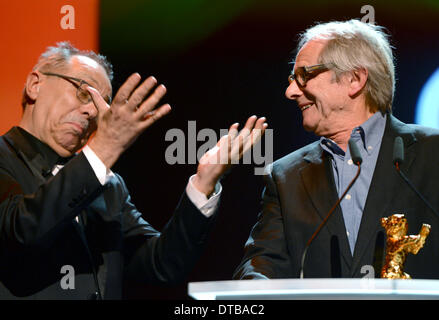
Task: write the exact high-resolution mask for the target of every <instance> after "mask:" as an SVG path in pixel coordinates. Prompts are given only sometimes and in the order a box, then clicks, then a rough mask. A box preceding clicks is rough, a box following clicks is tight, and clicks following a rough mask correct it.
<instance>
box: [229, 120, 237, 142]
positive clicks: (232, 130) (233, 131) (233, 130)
mask: <svg viewBox="0 0 439 320" xmlns="http://www.w3.org/2000/svg"><path fill="white" fill-rule="evenodd" d="M238 127H239V123H234V124H232V125H231V126H230V128H229V135H230V137H231V139H232V140H233V139H235V138H236V136H237V135H238Z"/></svg>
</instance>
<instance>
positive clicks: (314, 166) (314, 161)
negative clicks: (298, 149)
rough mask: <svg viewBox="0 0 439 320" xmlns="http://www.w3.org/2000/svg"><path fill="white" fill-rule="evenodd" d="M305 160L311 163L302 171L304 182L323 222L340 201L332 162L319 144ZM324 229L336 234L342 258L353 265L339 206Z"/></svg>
mask: <svg viewBox="0 0 439 320" xmlns="http://www.w3.org/2000/svg"><path fill="white" fill-rule="evenodd" d="M304 159H305V161H307V162H309V164H308V165H306V166H305V167H304V168H302V170H301V171H300V174H301V177H302V182H303V184H304V186H305V189H306V191H307V192H308V195H309V197H310V199H311V202H312V203H313V205H314V207H315V208H316V210H317V212H318V214H319V215H320V217H321V218H322V220H323V219H324V218H325V217H326V216H327V214H328V212H329V210H330V209H331V208H332V206H333V205H334V204H335V203H336V202H337V200H338V195H337V192H336V188H335V183H334V175H333V170H332V165H331V160H330V158H329V157H328V156H326V154H325V153H323V150H322V148H321V147H320V144H318V143H317V144H316V146H315V148H313V149H312V150H311V152H310V153H308V154H307V155H305V157H304ZM324 228H327V229H328V230H329V233H330V234H334V235H336V236H337V237H338V239H339V240H340V242H339V244H340V251H341V256H342V257H343V258H344V260H345V262H346V263H347V265H348V266H350V265H351V263H352V255H351V253H350V249H349V243H348V239H347V236H346V228H345V225H344V220H343V216H342V213H341V209H340V206H337V208H336V209H335V212H334V213H333V214H332V217H331V218H330V219H329V220H328V221H327V223H326V226H325V227H324Z"/></svg>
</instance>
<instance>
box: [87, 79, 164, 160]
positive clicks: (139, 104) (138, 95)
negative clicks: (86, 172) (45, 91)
mask: <svg viewBox="0 0 439 320" xmlns="http://www.w3.org/2000/svg"><path fill="white" fill-rule="evenodd" d="M140 80H141V78H140V75H139V74H138V73H134V74H132V75H131V76H130V77H129V78H128V79H127V80H126V81H125V83H124V84H123V85H122V86H121V87H120V89H119V90H118V92H117V94H116V96H115V98H114V100H113V103H112V104H111V107H110V106H109V105H108V104H107V103H106V101H105V100H104V99H103V98H102V96H101V95H100V94H99V92H98V91H97V90H96V89H94V88H92V87H87V90H88V91H89V93H90V95H91V97H92V99H93V103H94V105H95V106H96V108H97V109H98V112H99V114H98V120H97V130H96V134H95V136H94V137H93V138H92V140H91V141H90V143H89V147H90V148H91V149H92V150H93V151H94V152H95V153H96V155H97V156H98V157H99V159H101V161H102V162H103V163H104V164H105V166H106V167H107V168H111V167H112V166H113V164H114V163H115V162H116V161H117V159H118V158H119V157H120V155H121V154H122V153H123V152H124V151H125V150H126V149H127V148H128V147H129V146H130V145H131V144H132V143H133V142H134V141H135V140H136V138H137V137H138V136H139V135H140V134H141V133H142V132H143V131H145V129H146V128H148V127H149V126H151V125H152V124H153V123H154V122H156V121H157V120H159V119H160V118H161V117H163V116H164V115H166V114H167V113H169V112H170V111H171V106H170V105H169V104H164V105H162V106H160V107H158V108H156V109H155V107H156V106H157V104H158V103H159V101H160V99H161V98H162V97H163V96H164V95H165V93H166V88H165V86H164V85H158V86H157V87H156V85H157V80H156V79H155V78H154V77H152V76H151V77H149V78H147V79H146V80H145V81H143V83H142V84H140V85H139V86H138V84H139V83H140ZM154 87H156V88H155V90H154V91H153V92H152V93H151V91H152V90H153V89H154ZM148 94H149V96H148V97H147V95H148ZM145 97H147V98H146V99H145Z"/></svg>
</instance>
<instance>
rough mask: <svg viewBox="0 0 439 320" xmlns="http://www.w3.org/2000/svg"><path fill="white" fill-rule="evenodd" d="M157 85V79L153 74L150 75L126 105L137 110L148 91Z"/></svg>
mask: <svg viewBox="0 0 439 320" xmlns="http://www.w3.org/2000/svg"><path fill="white" fill-rule="evenodd" d="M156 85H157V80H156V79H155V78H154V77H153V76H151V77H148V78H147V79H146V80H145V81H143V83H142V84H141V85H140V86H138V87H137V89H136V90H134V92H133V93H132V94H131V96H130V97H129V99H128V103H127V104H126V106H127V107H128V108H129V109H131V110H132V111H135V110H137V109H138V108H139V105H140V104H141V103H142V102H143V100H144V99H145V97H146V96H147V95H148V93H149V92H150V91H151V90H152V89H153V88H154V87H155V86H156Z"/></svg>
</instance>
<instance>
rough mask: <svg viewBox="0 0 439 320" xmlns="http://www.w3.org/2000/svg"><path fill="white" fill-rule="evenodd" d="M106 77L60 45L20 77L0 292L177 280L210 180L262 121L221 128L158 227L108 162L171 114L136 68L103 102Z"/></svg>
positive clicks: (79, 294)
mask: <svg viewBox="0 0 439 320" xmlns="http://www.w3.org/2000/svg"><path fill="white" fill-rule="evenodd" d="M111 79H112V69H111V65H110V64H109V63H108V61H107V60H106V59H105V57H103V56H101V55H97V54H95V53H93V52H87V51H80V50H78V49H76V48H74V47H72V46H71V45H70V44H69V43H60V44H58V46H57V47H50V48H48V50H47V52H45V53H44V54H43V55H42V56H41V57H40V59H39V61H38V63H37V64H36V66H35V67H34V69H33V70H32V72H31V73H29V75H28V77H27V79H26V84H25V88H24V92H23V108H24V110H23V117H22V120H21V122H20V124H19V126H18V127H14V128H12V129H11V130H10V131H9V132H8V133H6V134H5V135H4V136H2V137H1V138H0V201H1V202H0V298H19V297H23V298H29V299H90V298H91V299H101V298H105V299H118V298H121V292H122V280H123V279H124V278H125V279H135V280H136V281H144V282H148V283H175V282H178V281H181V280H183V279H184V277H185V276H186V275H187V274H188V272H189V271H190V270H191V268H192V267H193V265H194V264H195V262H196V261H197V259H198V257H199V256H200V254H201V252H202V249H203V247H204V244H205V242H206V236H207V234H208V232H209V229H210V228H211V226H212V222H213V220H214V216H215V211H216V207H217V204H218V198H219V193H220V189H221V186H220V184H219V182H218V181H219V179H220V177H221V176H222V175H223V173H224V172H225V171H226V170H227V169H228V167H229V166H230V163H231V161H232V160H236V159H239V157H241V156H242V154H243V153H244V152H246V150H248V149H249V148H250V147H251V145H252V144H253V143H254V142H256V141H258V139H259V138H260V136H261V135H262V133H263V131H264V129H265V128H266V124H265V123H264V122H265V118H260V119H257V118H256V117H255V116H253V117H250V118H249V120H248V121H247V123H246V125H245V128H244V129H243V130H241V132H240V133H238V124H234V125H232V126H231V127H230V131H229V135H227V136H224V137H223V138H221V139H220V141H219V142H218V144H217V146H216V147H215V148H213V149H212V150H210V151H208V152H207V153H206V154H205V155H204V156H203V158H201V159H200V164H199V166H198V169H197V173H196V174H195V175H193V176H192V177H191V178H190V179H189V182H188V185H187V188H186V190H185V192H184V193H183V195H182V197H181V200H180V202H179V204H178V206H177V208H176V210H175V213H174V215H173V216H172V218H171V220H170V221H169V223H168V224H167V226H166V227H165V228H164V230H163V231H162V232H161V233H160V232H158V231H157V230H155V229H154V228H153V227H152V226H151V225H150V224H148V223H147V222H146V221H145V220H144V219H143V218H142V216H141V213H140V212H138V211H137V209H136V207H135V206H134V205H133V204H132V202H131V201H130V195H129V193H128V190H127V188H126V186H125V184H124V181H123V180H122V178H121V177H120V176H119V175H117V174H115V173H113V172H112V171H111V170H110V168H111V167H112V166H113V164H114V163H115V162H116V161H117V159H118V158H119V157H120V155H121V154H122V153H123V152H124V151H125V150H126V149H127V148H128V147H129V146H130V145H131V144H132V143H133V142H134V140H135V139H136V138H137V137H138V136H139V135H140V134H141V133H142V132H143V131H144V130H145V129H146V128H148V127H149V126H150V125H152V124H153V123H154V122H155V121H157V120H158V119H160V118H161V117H162V116H164V115H166V114H167V113H168V112H169V111H170V110H171V108H170V106H169V105H168V104H164V105H162V106H160V107H158V108H156V105H157V104H158V102H159V101H160V99H161V98H162V97H163V96H164V94H165V92H166V89H165V87H164V86H163V85H159V86H156V85H157V81H156V80H155V78H154V77H149V78H147V79H146V80H145V81H143V82H142V83H140V80H141V79H140V75H139V74H137V73H135V74H133V75H131V76H130V77H129V78H128V79H127V81H126V82H125V83H124V84H123V85H122V86H121V88H120V89H119V91H118V92H117V94H116V95H115V98H114V101H113V102H111V95H112V88H111ZM154 88H155V89H154ZM110 104H111V107H110ZM92 133H95V134H94V136H93V137H92V138H91V140H90V142H89V143H88V144H87V145H86V146H85V144H86V143H87V142H88V140H89V137H90V136H91V134H92ZM84 146H85V147H84ZM82 147H84V148H83V149H82V151H80V152H78V151H79V150H80V149H81V148H82ZM75 154H76V155H75ZM224 158H225V159H224ZM218 159H219V160H221V161H217V160H218Z"/></svg>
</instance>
